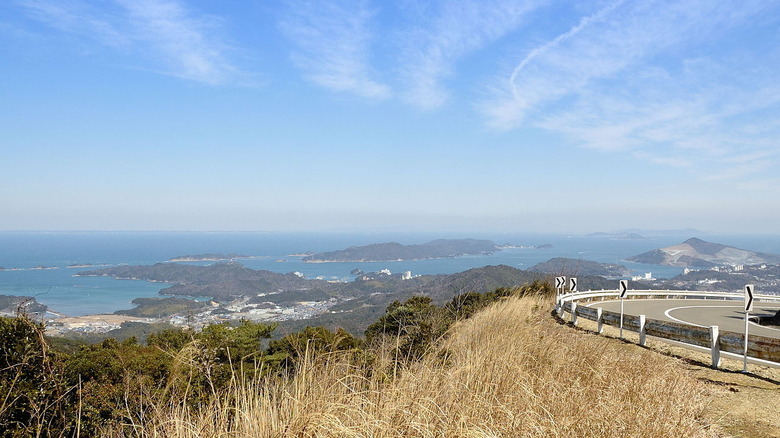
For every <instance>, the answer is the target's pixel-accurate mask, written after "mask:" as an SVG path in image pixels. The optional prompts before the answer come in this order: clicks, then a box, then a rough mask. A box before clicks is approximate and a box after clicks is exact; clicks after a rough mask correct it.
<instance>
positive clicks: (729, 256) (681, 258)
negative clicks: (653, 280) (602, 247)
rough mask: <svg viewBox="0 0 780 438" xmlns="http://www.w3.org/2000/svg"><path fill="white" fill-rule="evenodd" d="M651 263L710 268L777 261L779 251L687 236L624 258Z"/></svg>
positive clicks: (779, 257)
mask: <svg viewBox="0 0 780 438" xmlns="http://www.w3.org/2000/svg"><path fill="white" fill-rule="evenodd" d="M626 260H627V261H630V262H636V263H647V264H651V265H664V266H681V267H700V268H709V267H713V266H734V265H755V264H760V263H771V264H776V263H780V255H777V254H767V253H760V252H755V251H749V250H744V249H739V248H734V247H732V246H726V245H721V244H719V243H712V242H706V241H704V240H701V239H697V238H695V237H694V238H690V239H688V240H686V241H685V242H682V243H679V244H677V245H672V246H667V247H665V248H660V249H656V250H653V251H648V252H645V253H642V254H638V255H635V256H633V257H629V258H627V259H626Z"/></svg>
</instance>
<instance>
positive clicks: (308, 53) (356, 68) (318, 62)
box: [281, 0, 390, 98]
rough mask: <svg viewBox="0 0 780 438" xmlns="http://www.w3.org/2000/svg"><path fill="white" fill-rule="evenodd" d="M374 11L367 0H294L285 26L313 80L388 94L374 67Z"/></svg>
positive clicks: (361, 93) (362, 92) (356, 91)
mask: <svg viewBox="0 0 780 438" xmlns="http://www.w3.org/2000/svg"><path fill="white" fill-rule="evenodd" d="M375 15H376V11H374V10H373V9H371V8H370V7H369V5H368V3H367V2H366V1H346V0H345V1H328V2H300V3H299V2H291V3H290V4H289V12H288V14H287V15H286V17H285V19H284V20H283V21H282V23H281V28H282V30H283V32H284V33H285V34H286V35H287V36H288V37H289V38H290V39H291V40H292V41H293V43H294V44H295V45H296V51H295V52H294V53H293V60H294V61H295V63H296V64H297V65H298V66H299V67H300V68H301V69H302V70H303V71H304V75H305V76H306V77H307V78H308V79H309V80H311V81H312V82H314V83H315V84H317V85H320V86H323V87H325V88H328V89H331V90H334V91H340V92H349V93H354V94H356V95H359V96H364V97H369V98H386V97H388V96H389V94H390V88H389V86H388V85H386V84H384V83H382V82H381V81H379V80H377V79H376V76H377V73H376V72H374V71H373V70H372V69H371V67H370V53H371V51H370V48H371V43H372V41H373V40H374V34H373V31H372V22H373V20H374V17H375Z"/></svg>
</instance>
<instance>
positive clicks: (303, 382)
mask: <svg viewBox="0 0 780 438" xmlns="http://www.w3.org/2000/svg"><path fill="white" fill-rule="evenodd" d="M548 309H549V303H548V302H547V301H545V300H544V299H541V298H531V297H526V298H521V299H512V300H508V301H506V302H502V303H499V304H497V305H494V306H492V307H491V308H489V309H487V310H485V311H483V312H481V313H479V314H478V315H476V316H475V317H473V318H471V319H469V320H466V321H464V322H462V323H460V324H458V325H457V326H456V327H454V328H453V330H452V331H451V334H450V336H449V338H448V339H447V340H446V341H445V342H444V343H443V345H442V346H441V347H440V349H439V350H437V351H431V352H430V354H428V355H427V356H426V358H425V359H423V360H422V361H421V362H417V363H413V364H410V365H408V366H406V367H404V368H402V369H399V368H393V367H392V366H390V365H389V363H390V362H389V361H386V360H378V361H377V364H376V365H375V366H374V368H372V369H371V370H368V371H367V370H365V369H359V368H357V367H355V366H353V365H351V364H350V363H349V361H348V360H346V359H345V358H344V357H340V356H329V357H319V358H317V359H310V360H306V361H303V363H302V364H301V365H300V367H299V370H298V372H297V373H296V375H295V377H293V378H289V379H283V378H273V379H271V378H268V379H263V380H257V381H254V382H250V383H240V384H239V383H237V384H236V385H234V386H233V388H232V389H231V390H230V391H229V392H228V393H227V394H224V395H223V396H221V397H219V398H218V399H217V400H216V401H214V402H213V404H211V405H209V406H203V407H202V408H201V409H188V408H186V407H184V405H183V404H181V403H178V402H176V401H168V402H167V403H162V404H160V405H159V406H158V408H157V411H156V412H154V413H153V415H151V418H149V419H148V420H147V423H146V424H143V425H141V426H140V427H139V428H138V435H140V436H143V437H158V436H165V437H182V438H183V437H221V436H230V437H372V438H380V437H518V436H527V437H534V436H538V437H551V436H560V437H564V436H566V437H568V436H579V437H640V436H641V437H681V436H708V435H707V432H706V431H704V430H703V426H702V425H701V423H700V422H699V421H698V418H700V417H701V414H702V412H703V408H704V395H703V393H702V386H703V385H701V384H699V383H698V382H696V380H695V379H693V378H691V377H690V376H688V374H687V373H685V372H680V371H681V370H680V364H679V363H678V362H677V361H675V360H673V359H671V358H666V357H662V356H659V355H657V354H654V353H652V352H649V351H645V350H641V349H635V350H633V351H629V352H627V351H626V349H624V348H621V344H620V343H618V342H615V341H614V340H612V341H611V340H608V339H604V338H600V337H596V336H592V335H587V334H584V333H580V332H577V331H575V330H571V329H569V328H566V327H563V326H559V325H557V324H555V323H554V322H553V321H552V320H551V318H550V317H549V314H548V313H547V311H548ZM380 356H381V355H380ZM382 370H385V371H386V372H382ZM238 381H240V379H238V380H237V382H238Z"/></svg>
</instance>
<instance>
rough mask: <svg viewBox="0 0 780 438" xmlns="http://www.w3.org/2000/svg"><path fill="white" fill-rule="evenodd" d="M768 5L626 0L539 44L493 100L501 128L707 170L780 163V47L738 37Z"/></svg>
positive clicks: (738, 174)
mask: <svg viewBox="0 0 780 438" xmlns="http://www.w3.org/2000/svg"><path fill="white" fill-rule="evenodd" d="M765 7H766V5H765V4H763V3H762V2H741V3H740V4H739V5H735V4H732V3H728V4H725V3H720V2H709V1H698V0H690V1H683V2H679V1H675V2H667V1H649V2H624V1H616V2H614V3H611V4H609V5H608V6H606V7H604V8H603V9H600V10H598V11H595V12H593V13H591V14H590V15H587V16H584V17H582V18H581V19H580V20H579V22H578V23H577V24H576V25H574V26H572V27H571V28H570V29H569V30H568V31H567V32H565V33H562V34H560V35H558V36H556V37H554V38H552V39H550V40H549V41H548V42H546V43H544V44H542V45H540V46H538V47H537V48H536V49H534V50H531V51H530V52H529V53H528V54H527V55H526V56H525V57H523V58H521V59H520V60H519V62H518V63H517V64H516V66H515V68H514V69H512V71H511V72H509V73H508V74H507V75H506V76H505V77H504V79H500V80H498V81H497V82H495V83H494V84H493V86H492V87H491V93H490V97H489V98H487V99H485V100H484V101H483V102H482V104H481V109H482V111H483V113H484V114H485V115H486V116H487V120H488V123H489V124H490V125H491V126H493V127H496V128H499V129H514V128H518V127H525V126H535V127H542V128H545V129H547V130H550V131H554V132H559V133H562V134H564V135H566V136H567V137H568V138H570V139H572V140H573V141H574V142H576V143H578V144H580V145H582V146H586V147H590V148H596V149H600V150H607V151H616V152H621V153H628V154H631V155H632V156H633V157H635V158H637V159H642V160H646V161H650V162H654V163H657V164H660V165H664V166H672V167H677V168H684V169H688V170H689V171H691V172H694V173H697V174H699V175H700V176H702V178H709V179H718V180H740V179H744V178H748V177H750V175H752V174H761V173H762V172H766V171H767V170H768V169H769V168H771V166H773V165H776V164H777V163H776V160H777V156H778V152H776V151H777V146H776V139H777V138H780V137H779V135H780V129H778V125H779V124H780V116H779V115H778V113H779V110H780V93H778V90H779V89H780V88H779V86H778V82H777V75H776V73H775V72H776V71H777V68H780V56H779V55H780V52H779V51H777V49H769V50H767V49H766V48H761V47H759V46H760V44H757V45H756V46H757V47H756V48H750V47H744V46H740V47H729V45H728V41H729V40H728V39H729V38H730V37H731V36H733V35H730V32H739V31H741V30H743V29H744V28H745V27H746V26H751V25H753V21H756V18H757V17H760V15H761V14H762V11H763V10H764V9H765ZM716 46H717V48H718V50H714V49H713V47H716ZM714 53H717V56H713V54H714ZM713 175H718V176H717V177H713Z"/></svg>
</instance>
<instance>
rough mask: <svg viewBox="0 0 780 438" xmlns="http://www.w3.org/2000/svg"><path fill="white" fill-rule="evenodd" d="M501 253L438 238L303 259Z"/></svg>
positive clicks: (489, 245) (474, 242) (485, 244)
mask: <svg viewBox="0 0 780 438" xmlns="http://www.w3.org/2000/svg"><path fill="white" fill-rule="evenodd" d="M499 250H500V248H499V247H498V245H496V244H495V243H494V242H492V241H490V240H479V239H438V240H433V241H431V242H428V243H423V244H419V245H402V244H400V243H397V242H386V243H374V244H371V245H365V246H351V247H349V248H347V249H342V250H338V251H329V252H322V253H317V254H312V255H310V256H306V257H303V258H302V259H301V260H303V261H304V262H307V263H327V262H385V261H408V260H428V259H444V258H452V257H457V256H462V255H475V254H492V253H494V252H495V251H499Z"/></svg>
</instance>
